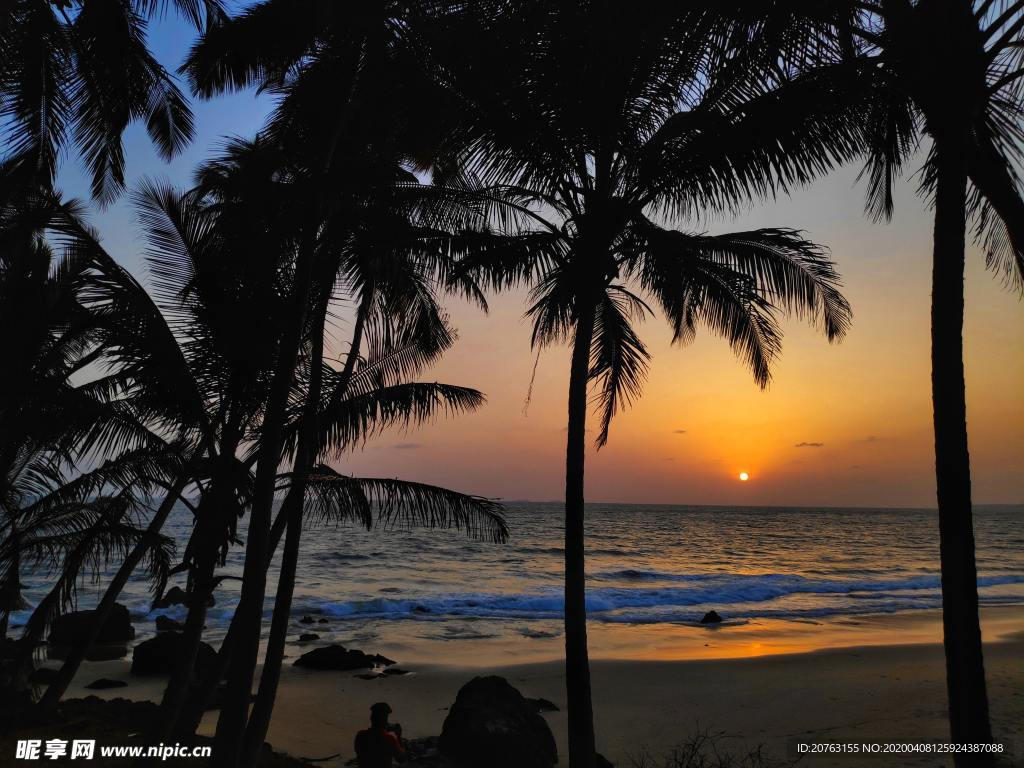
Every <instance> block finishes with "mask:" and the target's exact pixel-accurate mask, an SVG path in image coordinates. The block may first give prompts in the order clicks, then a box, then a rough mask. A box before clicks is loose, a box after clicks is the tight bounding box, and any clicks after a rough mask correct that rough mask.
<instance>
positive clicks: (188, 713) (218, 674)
mask: <svg viewBox="0 0 1024 768" xmlns="http://www.w3.org/2000/svg"><path fill="white" fill-rule="evenodd" d="M290 509H291V507H290V506H289V500H288V499H285V502H284V504H283V505H282V506H281V509H280V511H279V512H278V513H277V517H275V518H274V524H273V525H272V526H271V527H270V546H269V548H268V551H267V562H266V567H267V568H268V569H269V568H270V564H271V561H272V560H273V559H274V552H276V551H277V546H278V544H280V543H281V537H282V536H283V535H284V531H285V525H286V524H287V522H288V517H289V510H290ZM237 641H238V614H237V613H236V614H234V615H232V617H231V623H230V624H229V625H228V631H227V632H226V633H225V635H224V639H223V640H222V641H221V644H220V649H219V650H218V651H217V657H216V659H215V660H214V662H213V663H212V664H211V665H210V668H209V669H208V670H206V672H205V673H204V674H203V678H202V680H200V682H199V684H198V685H195V686H193V687H192V689H191V690H190V691H189V695H188V699H187V700H186V701H185V704H184V705H183V706H182V709H181V712H180V713H179V714H178V716H177V717H176V718H175V719H174V723H173V725H172V726H171V733H172V734H173V735H174V736H175V738H178V739H181V740H183V739H186V738H188V737H190V736H192V735H194V734H195V732H196V730H197V729H198V728H199V723H200V722H202V719H203V713H204V712H205V711H206V706H207V705H208V704H209V703H210V700H211V699H212V698H213V692H214V691H215V690H216V689H217V686H218V685H219V684H220V681H221V680H223V679H224V673H225V672H226V671H227V668H228V664H229V663H230V661H231V651H232V649H233V648H234V646H235V643H236V642H237Z"/></svg>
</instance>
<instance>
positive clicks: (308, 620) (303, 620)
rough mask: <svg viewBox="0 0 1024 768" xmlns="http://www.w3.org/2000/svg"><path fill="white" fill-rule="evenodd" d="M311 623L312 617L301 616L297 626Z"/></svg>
mask: <svg viewBox="0 0 1024 768" xmlns="http://www.w3.org/2000/svg"><path fill="white" fill-rule="evenodd" d="M312 623H313V617H312V616H303V617H302V618H301V619H299V624H312Z"/></svg>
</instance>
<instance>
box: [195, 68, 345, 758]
mask: <svg viewBox="0 0 1024 768" xmlns="http://www.w3.org/2000/svg"><path fill="white" fill-rule="evenodd" d="M357 66H358V62H357V61H356V62H353V68H352V73H351V80H350V82H349V83H348V88H347V92H348V95H349V97H350V96H351V94H352V91H353V89H354V86H355V82H356V68H357ZM348 100H349V99H348V98H346V100H345V104H346V107H342V108H341V117H340V119H339V120H338V122H337V123H336V125H335V128H334V132H333V134H332V135H331V137H330V140H329V141H328V145H327V147H326V148H325V151H324V154H323V158H322V161H321V163H320V168H319V169H318V172H317V173H316V178H315V184H316V189H315V190H314V195H313V197H314V200H313V201H312V205H311V207H310V216H309V219H308V220H307V221H306V225H305V227H304V232H303V235H302V240H301V243H300V245H299V252H298V255H297V258H296V260H295V276H294V283H293V287H292V295H291V301H290V303H289V312H288V314H287V315H286V317H287V326H286V327H285V330H284V333H283V334H282V337H281V344H280V347H279V348H278V355H277V365H276V366H275V369H274V376H273V379H272V380H271V383H270V392H269V393H268V395H267V407H266V409H265V411H264V414H263V423H262V426H261V429H260V448H259V459H258V461H257V465H256V482H255V484H254V488H253V502H252V511H251V512H250V513H249V531H248V534H247V535H246V541H245V564H244V566H243V568H242V593H241V596H240V597H239V601H238V607H237V608H236V609H235V610H236V612H237V613H238V614H239V622H240V623H239V635H238V638H239V639H238V641H237V643H236V647H235V649H234V651H233V653H232V658H231V666H230V668H229V670H228V687H227V692H226V694H225V696H224V706H223V707H222V708H221V712H220V718H219V719H218V720H217V734H216V749H215V750H214V764H215V765H217V766H225V767H226V768H233V766H235V765H238V759H239V757H240V752H241V749H240V748H241V743H242V737H243V735H244V732H245V726H246V722H247V721H248V715H249V699H250V696H251V695H252V680H253V675H254V674H255V672H256V662H257V658H258V656H259V644H260V633H261V629H262V623H263V599H264V597H265V596H266V591H267V571H266V568H265V567H264V565H263V564H264V562H265V559H266V555H267V551H268V537H269V529H270V514H271V510H272V508H273V504H274V491H275V486H276V483H277V466H278V463H279V462H280V457H281V444H282V437H283V431H284V421H285V413H286V410H287V406H288V396H289V394H290V393H291V387H292V379H293V378H294V376H295V367H296V363H297V361H298V356H299V347H300V345H301V343H302V330H303V328H304V326H305V320H306V316H307V312H308V311H309V306H308V304H309V298H310V294H311V292H312V282H313V265H314V262H315V261H316V248H317V231H318V226H319V223H320V221H321V219H322V217H323V213H324V209H325V207H326V206H325V203H326V200H325V198H326V194H327V189H326V187H327V183H328V181H327V180H328V175H329V172H330V168H331V164H332V162H333V161H334V155H335V152H336V151H337V147H338V144H339V142H340V141H341V136H342V132H343V129H344V128H345V125H346V122H347V119H348V112H349V110H348V109H347V104H348Z"/></svg>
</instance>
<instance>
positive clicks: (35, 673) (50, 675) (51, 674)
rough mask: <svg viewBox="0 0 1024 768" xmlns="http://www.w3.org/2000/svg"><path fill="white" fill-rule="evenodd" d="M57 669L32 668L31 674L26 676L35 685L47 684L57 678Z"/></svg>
mask: <svg viewBox="0 0 1024 768" xmlns="http://www.w3.org/2000/svg"><path fill="white" fill-rule="evenodd" d="M59 671H60V670H58V669H54V668H53V667H39V668H38V669H34V670H32V674H31V675H29V676H28V681H29V682H30V683H33V684H35V685H49V684H50V683H52V682H53V681H54V680H56V679H57V673H58V672H59Z"/></svg>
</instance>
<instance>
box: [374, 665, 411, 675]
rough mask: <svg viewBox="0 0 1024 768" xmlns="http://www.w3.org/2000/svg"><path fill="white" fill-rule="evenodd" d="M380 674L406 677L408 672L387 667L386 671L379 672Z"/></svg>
mask: <svg viewBox="0 0 1024 768" xmlns="http://www.w3.org/2000/svg"><path fill="white" fill-rule="evenodd" d="M381 672H382V674H385V675H408V674H409V670H408V669H399V668H398V667H387V668H386V669H383V670H381Z"/></svg>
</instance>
